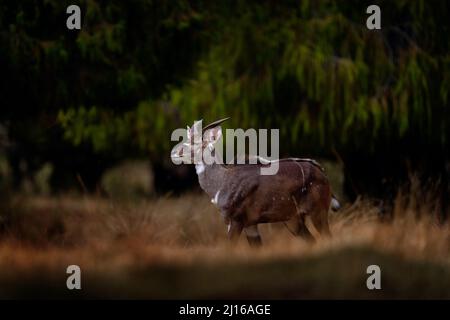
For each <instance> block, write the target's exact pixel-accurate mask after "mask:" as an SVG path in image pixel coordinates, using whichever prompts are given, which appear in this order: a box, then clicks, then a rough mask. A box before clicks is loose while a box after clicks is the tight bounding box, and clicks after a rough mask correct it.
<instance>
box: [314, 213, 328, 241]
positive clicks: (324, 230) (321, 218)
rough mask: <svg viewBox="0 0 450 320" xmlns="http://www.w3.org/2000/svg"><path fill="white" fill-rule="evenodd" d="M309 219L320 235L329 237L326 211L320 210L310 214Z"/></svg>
mask: <svg viewBox="0 0 450 320" xmlns="http://www.w3.org/2000/svg"><path fill="white" fill-rule="evenodd" d="M311 221H312V223H313V224H314V227H316V229H317V231H319V233H320V235H323V236H327V237H331V232H330V226H329V225H328V211H327V210H321V211H319V212H315V213H314V214H312V215H311Z"/></svg>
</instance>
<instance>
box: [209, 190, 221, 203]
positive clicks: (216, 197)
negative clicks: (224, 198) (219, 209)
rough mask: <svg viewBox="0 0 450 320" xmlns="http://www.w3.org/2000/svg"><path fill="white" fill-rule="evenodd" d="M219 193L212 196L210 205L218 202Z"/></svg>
mask: <svg viewBox="0 0 450 320" xmlns="http://www.w3.org/2000/svg"><path fill="white" fill-rule="evenodd" d="M219 193H220V190H219V191H217V193H216V195H215V196H214V198H212V199H211V203H213V204H217V203H218V202H219Z"/></svg>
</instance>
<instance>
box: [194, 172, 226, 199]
mask: <svg viewBox="0 0 450 320" xmlns="http://www.w3.org/2000/svg"><path fill="white" fill-rule="evenodd" d="M195 171H196V172H197V175H198V182H199V183H200V187H201V188H202V189H203V190H204V191H205V192H206V193H207V194H208V195H209V196H210V197H211V198H213V197H214V196H215V195H216V194H217V192H218V191H219V190H220V188H221V186H222V185H223V182H224V179H225V171H226V169H225V168H224V167H222V166H221V165H220V164H216V163H214V164H210V165H207V164H204V163H199V164H196V165H195Z"/></svg>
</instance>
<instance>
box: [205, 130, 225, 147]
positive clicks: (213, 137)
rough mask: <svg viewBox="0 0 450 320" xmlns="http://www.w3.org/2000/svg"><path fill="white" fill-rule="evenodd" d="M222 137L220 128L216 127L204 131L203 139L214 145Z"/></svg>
mask: <svg viewBox="0 0 450 320" xmlns="http://www.w3.org/2000/svg"><path fill="white" fill-rule="evenodd" d="M221 137H222V127H221V126H217V127H214V128H211V129H208V130H206V132H205V135H204V139H205V140H206V141H207V142H208V143H211V144H214V143H216V142H217V141H218V140H219V139H220V138H221Z"/></svg>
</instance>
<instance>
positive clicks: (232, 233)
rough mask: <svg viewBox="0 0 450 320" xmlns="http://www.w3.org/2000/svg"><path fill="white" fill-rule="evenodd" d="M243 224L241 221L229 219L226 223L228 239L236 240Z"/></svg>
mask: <svg viewBox="0 0 450 320" xmlns="http://www.w3.org/2000/svg"><path fill="white" fill-rule="evenodd" d="M242 229H243V226H242V223H241V222H239V221H236V220H231V221H230V223H229V224H228V239H230V240H231V241H233V242H236V241H237V240H238V239H239V236H240V235H241V232H242Z"/></svg>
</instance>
